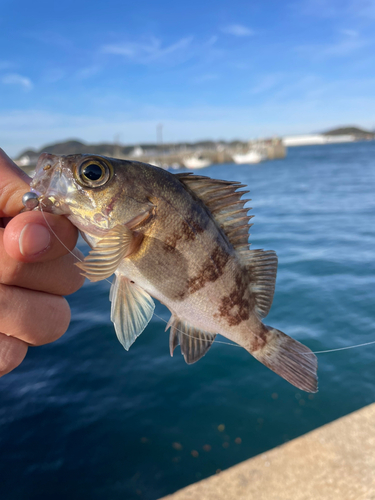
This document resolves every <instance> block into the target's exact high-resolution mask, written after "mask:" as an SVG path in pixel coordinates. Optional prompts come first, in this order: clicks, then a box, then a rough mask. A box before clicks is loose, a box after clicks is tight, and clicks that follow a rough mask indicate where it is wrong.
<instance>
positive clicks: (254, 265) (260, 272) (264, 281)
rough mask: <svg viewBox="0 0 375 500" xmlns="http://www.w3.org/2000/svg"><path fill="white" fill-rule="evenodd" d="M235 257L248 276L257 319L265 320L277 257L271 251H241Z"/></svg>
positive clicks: (273, 290) (271, 298)
mask: <svg viewBox="0 0 375 500" xmlns="http://www.w3.org/2000/svg"><path fill="white" fill-rule="evenodd" d="M237 255H238V257H239V258H240V260H241V262H242V265H243V266H244V268H245V269H246V271H247V272H248V273H249V274H250V287H251V291H252V292H253V294H254V297H255V302H256V306H255V311H256V313H257V315H258V317H259V319H262V318H265V317H266V316H267V314H268V313H269V310H270V309H271V305H272V301H273V294H274V292H275V283H276V273H277V255H276V253H275V252H274V251H273V250H266V251H264V250H242V251H239V252H238V254H237Z"/></svg>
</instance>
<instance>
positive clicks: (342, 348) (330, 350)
mask: <svg viewBox="0 0 375 500" xmlns="http://www.w3.org/2000/svg"><path fill="white" fill-rule="evenodd" d="M42 205H43V202H40V203H39V207H40V211H41V213H42V215H43V218H44V221H45V223H46V224H47V226H48V228H49V229H50V231H51V233H52V234H53V235H54V236H55V238H56V239H57V241H59V243H61V245H62V246H63V247H64V248H65V249H66V250H67V251H68V252H69V253H70V254H71V255H73V257H74V258H75V259H77V260H78V261H79V262H83V260H82V259H80V258H79V257H78V255H76V254H75V253H74V252H72V251H71V250H70V249H69V248H68V247H67V246H66V245H65V243H64V242H63V241H62V240H61V239H60V238H59V237H58V235H57V234H56V233H55V231H54V230H53V229H52V227H51V225H50V224H49V222H48V220H47V218H46V216H45V214H44V211H43V208H42ZM173 208H174V207H173ZM104 281H106V282H107V283H109V284H110V285H112V282H111V281H110V280H109V279H107V278H105V280H104ZM154 316H155V317H156V318H158V319H160V320H161V321H163V322H164V323H168V321H167V320H166V319H164V318H162V317H161V316H159V315H158V314H156V313H155V312H154ZM176 330H177V331H178V332H179V333H182V334H183V335H185V336H186V337H190V338H192V339H195V337H193V336H192V335H189V334H187V333H186V332H183V331H182V330H179V329H178V328H176ZM207 342H211V341H210V340H207ZM214 343H215V344H224V345H229V346H232V347H241V346H240V345H238V344H233V343H231V342H223V341H221V340H215V341H214ZM373 344H375V340H373V341H372V342H365V343H364V344H356V345H351V346H346V347H338V348H336V349H327V350H325V351H312V352H311V354H326V353H329V352H338V351H346V350H348V349H356V348H357V347H364V346H367V345H373ZM304 355H305V356H308V355H309V354H308V353H305V354H304Z"/></svg>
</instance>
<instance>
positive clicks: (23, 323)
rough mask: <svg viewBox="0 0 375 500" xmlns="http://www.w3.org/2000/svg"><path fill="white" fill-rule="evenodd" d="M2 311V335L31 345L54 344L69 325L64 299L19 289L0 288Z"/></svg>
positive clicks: (0, 325)
mask: <svg viewBox="0 0 375 500" xmlns="http://www.w3.org/2000/svg"><path fill="white" fill-rule="evenodd" d="M0 310H1V317H0V332H2V333H3V334H5V335H10V336H12V337H15V338H17V339H19V340H22V341H23V342H25V343H27V344H28V345H35V346H36V345H43V344H49V343H50V342H54V341H55V340H57V339H58V338H60V337H61V335H63V333H65V331H66V330H67V329H68V326H69V322H70V309H69V305H68V303H67V301H66V299H65V298H64V297H61V296H59V295H54V294H47V293H44V292H38V291H33V292H30V291H29V290H27V289H25V288H21V287H18V286H8V285H0ZM51 325H53V327H51Z"/></svg>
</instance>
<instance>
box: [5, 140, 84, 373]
mask: <svg viewBox="0 0 375 500" xmlns="http://www.w3.org/2000/svg"><path fill="white" fill-rule="evenodd" d="M29 182H30V178H29V177H28V176H27V175H26V174H25V173H23V172H22V170H20V169H19V168H18V167H17V166H16V165H15V164H14V163H13V162H12V161H11V160H10V159H9V158H8V157H7V156H6V154H5V153H4V151H3V150H2V149H0V376H2V375H5V374H6V373H9V372H10V371H11V370H13V369H14V368H16V367H17V366H18V365H19V364H20V363H21V362H22V360H23V359H24V357H25V355H26V352H27V348H28V346H29V345H33V346H34V345H42V344H47V343H49V342H53V341H54V340H56V339H58V338H59V337H60V336H61V335H62V334H63V333H65V331H66V330H67V328H68V326H69V322H70V308H69V305H68V303H67V301H66V300H65V298H64V297H62V295H69V294H71V293H73V292H75V291H76V290H78V289H79V288H80V287H81V286H82V284H83V282H84V278H83V277H82V276H81V275H80V271H79V269H78V268H77V267H76V266H74V265H73V264H74V262H76V261H77V259H76V258H75V257H74V256H73V255H71V254H69V253H68V251H67V250H66V249H65V248H64V247H63V246H62V245H61V243H60V242H59V241H58V240H57V239H56V237H55V236H54V235H53V234H52V233H51V231H50V230H49V228H48V225H47V223H46V221H45V219H44V217H43V215H44V216H45V218H46V220H47V221H48V224H50V226H51V227H52V229H53V231H54V232H55V233H56V234H57V235H58V237H59V238H60V239H61V240H62V241H63V242H64V244H65V245H66V246H67V247H68V248H69V249H70V250H73V249H74V247H75V244H76V242H77V236H78V233H77V229H76V228H75V227H74V226H73V225H72V224H71V223H70V222H69V221H68V219H66V218H65V217H61V216H57V215H52V214H48V213H44V214H42V213H41V212H24V213H22V214H20V210H21V209H22V208H23V205H22V196H23V194H24V193H26V192H28V191H29V190H30V188H29ZM73 253H74V254H75V255H77V256H78V257H79V258H82V254H81V252H79V250H77V249H74V250H73Z"/></svg>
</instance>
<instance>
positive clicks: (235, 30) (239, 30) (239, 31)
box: [221, 24, 254, 36]
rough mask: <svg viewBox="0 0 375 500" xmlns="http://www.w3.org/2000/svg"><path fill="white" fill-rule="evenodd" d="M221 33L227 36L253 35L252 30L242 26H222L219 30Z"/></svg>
mask: <svg viewBox="0 0 375 500" xmlns="http://www.w3.org/2000/svg"><path fill="white" fill-rule="evenodd" d="M221 31H222V32H223V33H226V34H227V35H234V36H251V35H254V31H253V30H251V29H250V28H247V27H246V26H243V25H242V24H229V25H228V26H224V27H223V28H221Z"/></svg>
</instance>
